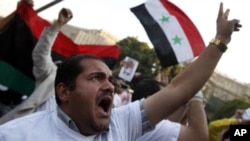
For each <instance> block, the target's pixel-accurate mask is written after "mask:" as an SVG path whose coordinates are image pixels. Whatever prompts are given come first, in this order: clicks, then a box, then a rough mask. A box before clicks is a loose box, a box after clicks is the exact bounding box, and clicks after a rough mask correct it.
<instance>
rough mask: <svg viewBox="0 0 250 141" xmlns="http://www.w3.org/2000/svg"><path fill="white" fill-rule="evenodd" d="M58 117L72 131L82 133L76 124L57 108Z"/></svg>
mask: <svg viewBox="0 0 250 141" xmlns="http://www.w3.org/2000/svg"><path fill="white" fill-rule="evenodd" d="M56 109H57V116H58V117H59V119H61V120H62V121H63V122H64V123H65V124H66V125H67V126H68V127H69V128H70V129H72V130H74V131H76V132H78V133H80V131H79V129H78V127H77V126H76V124H75V122H74V121H73V120H72V119H71V118H70V117H69V116H68V115H67V114H66V113H65V112H64V111H63V110H62V109H61V108H60V107H59V106H57V108H56Z"/></svg>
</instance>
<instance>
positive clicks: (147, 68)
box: [118, 37, 159, 78]
mask: <svg viewBox="0 0 250 141" xmlns="http://www.w3.org/2000/svg"><path fill="white" fill-rule="evenodd" d="M118 46H119V47H120V48H121V54H120V58H119V59H118V61H121V60H123V59H124V58H125V57H126V56H129V57H132V58H134V59H136V60H138V61H139V65H138V68H137V72H141V75H142V77H143V78H154V77H155V76H156V74H157V72H158V71H159V60H158V58H157V56H156V53H155V51H154V49H152V48H150V47H149V46H148V44H147V43H145V42H140V41H138V40H137V39H136V38H134V37H127V38H125V39H123V40H121V41H120V42H118ZM153 70H154V71H153Z"/></svg>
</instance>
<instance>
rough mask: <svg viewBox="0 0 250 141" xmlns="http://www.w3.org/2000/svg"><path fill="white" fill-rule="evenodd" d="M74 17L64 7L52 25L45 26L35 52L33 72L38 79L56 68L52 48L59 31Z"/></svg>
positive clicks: (41, 78) (33, 53)
mask: <svg viewBox="0 0 250 141" xmlns="http://www.w3.org/2000/svg"><path fill="white" fill-rule="evenodd" d="M71 18H72V12H71V11H70V10H69V9H65V8H63V9H62V10H61V11H60V12H59V15H58V19H57V20H56V21H55V22H54V23H53V25H52V26H50V27H45V28H44V30H43V32H42V34H41V36H40V39H39V40H38V42H37V44H36V46H35V48H34V50H33V52H32V59H33V63H34V68H33V73H34V75H35V78H36V81H40V80H41V81H42V80H43V79H44V78H46V77H47V76H48V75H50V73H51V72H52V71H53V69H56V66H55V65H54V63H53V61H52V57H51V49H52V46H53V44H54V42H55V40H56V37H57V34H58V31H59V30H60V29H61V27H62V26H63V25H65V24H66V23H67V22H68V21H69V20H70V19H71Z"/></svg>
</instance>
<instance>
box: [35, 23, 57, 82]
mask: <svg viewBox="0 0 250 141" xmlns="http://www.w3.org/2000/svg"><path fill="white" fill-rule="evenodd" d="M57 34H58V30H56V29H55V28H54V27H52V26H51V27H45V28H44V30H43V32H42V34H41V36H40V38H39V40H38V42H37V44H36V46H35V48H34V49H33V51H32V59H33V63H34V69H33V73H34V75H35V77H36V79H40V78H41V77H43V76H44V75H46V73H48V72H49V71H50V69H51V66H52V65H54V64H53V61H52V58H51V50H52V46H53V44H54V42H55V39H56V37H57Z"/></svg>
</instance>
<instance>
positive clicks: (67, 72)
mask: <svg viewBox="0 0 250 141" xmlns="http://www.w3.org/2000/svg"><path fill="white" fill-rule="evenodd" d="M88 59H94V60H100V61H102V60H101V59H100V58H98V57H96V56H93V55H75V56H72V57H69V58H67V59H65V60H64V61H63V62H62V63H61V64H59V65H58V68H57V72H56V78H55V94H56V103H57V104H60V103H61V101H60V99H59V97H58V95H57V93H56V86H57V85H58V84H59V83H64V84H65V86H67V87H68V88H69V90H74V89H75V86H76V85H75V80H76V78H77V76H78V75H79V74H80V73H81V72H83V71H84V66H81V65H80V63H81V62H82V61H83V60H88ZM102 62H103V61H102Z"/></svg>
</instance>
